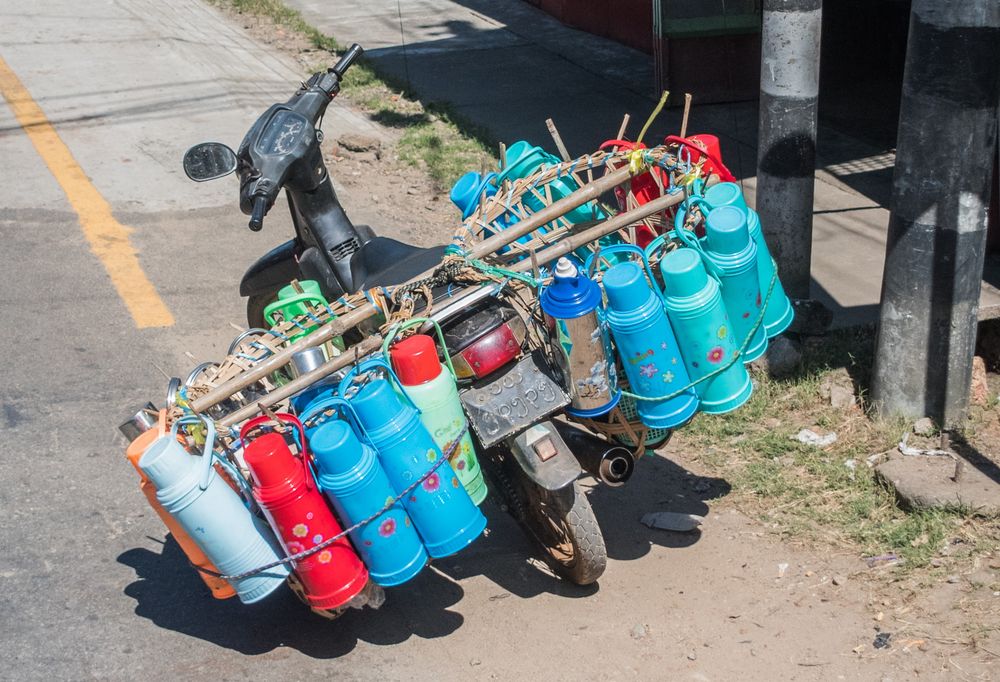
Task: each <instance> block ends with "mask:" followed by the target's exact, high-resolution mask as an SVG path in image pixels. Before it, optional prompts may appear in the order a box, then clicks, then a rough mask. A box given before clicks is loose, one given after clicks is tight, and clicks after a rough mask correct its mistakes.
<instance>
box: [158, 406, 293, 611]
mask: <svg viewBox="0 0 1000 682" xmlns="http://www.w3.org/2000/svg"><path fill="white" fill-rule="evenodd" d="M187 422H188V420H184V419H180V420H177V421H176V422H174V425H173V429H172V431H171V433H170V435H168V436H164V437H162V438H158V439H156V440H155V441H153V444H152V445H150V446H149V447H148V448H147V449H146V452H144V453H143V455H142V457H141V458H140V459H139V468H140V469H142V472H143V473H144V474H146V476H147V477H148V478H149V480H150V481H152V482H153V485H154V486H156V499H157V500H158V501H159V502H160V504H161V505H162V506H163V508H164V509H165V510H166V511H167V512H168V513H169V514H170V515H171V516H173V517H174V518H175V519H176V520H177V522H178V523H179V524H180V525H181V527H183V528H184V530H185V531H187V533H188V535H190V536H191V539H193V540H194V541H195V542H196V543H197V544H198V546H199V547H201V549H202V551H203V552H204V553H205V556H207V557H208V558H209V560H211V562H212V563H213V564H215V566H216V567H217V568H218V569H219V572H221V573H223V574H225V575H238V574H240V573H244V572H246V571H250V570H253V569H255V568H257V567H258V566H263V565H264V564H268V563H271V562H272V561H277V560H278V559H280V558H282V557H284V552H282V551H281V549H280V547H279V545H278V542H277V539H276V538H275V537H274V534H273V533H272V532H271V529H270V528H269V527H268V525H267V523H266V522H265V521H264V520H262V519H260V518H258V517H256V516H254V515H253V514H251V513H250V510H249V509H247V507H246V506H245V505H244V504H243V500H242V499H241V498H240V496H239V495H238V494H237V493H236V491H235V490H233V489H232V488H231V487H229V485H228V484H227V483H226V482H225V481H224V480H222V477H221V476H220V475H219V474H218V472H216V470H215V467H214V466H213V460H214V459H215V458H214V455H213V454H212V446H213V444H214V442H215V429H214V428H213V426H212V422H211V421H210V420H206V421H204V422H202V421H201V420H197V423H204V424H205V425H206V430H207V437H206V441H205V451H204V454H202V455H201V456H200V457H194V456H192V455H190V454H188V452H187V450H185V449H184V446H182V445H181V444H180V443H179V442H178V441H177V429H178V427H179V426H180V425H181V423H187ZM289 573H290V569H289V567H288V566H287V565H286V564H280V565H278V566H275V567H273V568H269V569H267V570H266V571H262V572H260V573H258V574H256V575H252V576H250V577H247V578H240V579H238V580H237V579H230V580H229V582H230V584H231V585H232V586H233V587H234V588H235V589H236V593H237V595H239V598H240V601H242V602H243V603H244V604H252V603H254V602H257V601H260V600H261V599H263V598H264V597H266V596H267V595H269V594H271V592H273V591H274V590H276V589H277V588H278V587H279V586H281V584H282V583H284V582H285V577H286V576H288V574H289Z"/></svg>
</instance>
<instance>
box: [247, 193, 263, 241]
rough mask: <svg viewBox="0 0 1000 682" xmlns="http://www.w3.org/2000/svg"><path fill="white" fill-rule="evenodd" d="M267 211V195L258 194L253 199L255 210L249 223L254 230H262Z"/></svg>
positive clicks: (248, 225)
mask: <svg viewBox="0 0 1000 682" xmlns="http://www.w3.org/2000/svg"><path fill="white" fill-rule="evenodd" d="M265 213H267V197H265V196H263V195H260V194H258V195H257V196H256V197H254V200H253V212H252V213H251V214H250V222H249V223H247V227H249V228H250V229H251V230H253V231H254V232H260V230H261V228H262V227H264V214H265Z"/></svg>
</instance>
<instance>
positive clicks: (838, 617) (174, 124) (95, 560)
mask: <svg viewBox="0 0 1000 682" xmlns="http://www.w3.org/2000/svg"><path fill="white" fill-rule="evenodd" d="M0 58H2V60H3V62H2V63H3V65H4V66H3V73H4V74H5V75H4V77H3V78H2V79H0V82H2V83H3V85H4V92H5V93H6V94H7V95H8V96H10V97H11V99H12V100H13V101H12V102H11V104H9V105H8V104H0V158H2V159H3V160H4V169H3V174H2V176H0V240H2V241H0V243H2V244H3V249H2V254H3V255H4V256H5V257H6V261H7V262H6V264H5V267H4V271H3V277H2V282H3V283H2V284H0V311H2V312H3V317H4V322H5V324H4V325H3V326H2V327H0V348H3V349H4V353H5V359H4V360H3V362H2V364H0V367H2V372H0V379H2V381H0V547H2V548H3V549H2V552H0V614H2V615H0V678H3V679H53V678H55V679H79V678H87V677H96V678H113V679H136V678H151V679H160V678H171V679H177V678H178V677H184V678H212V679H239V678H244V677H249V676H251V675H252V676H253V677H255V678H259V679H301V678H304V677H307V676H325V677H329V676H333V675H336V676H337V677H338V679H355V678H358V679H371V678H375V677H383V678H388V679H403V678H413V677H416V678H420V679H426V678H430V677H432V676H433V677H436V678H444V679H459V678H466V677H469V676H473V677H476V678H490V677H499V678H501V679H506V678H510V677H526V676H528V675H533V676H544V677H549V678H557V679H573V678H579V677H581V676H583V675H585V674H586V675H592V674H593V675H600V676H601V677H605V678H609V679H614V678H624V677H631V676H633V675H636V674H642V675H644V676H646V677H661V678H668V677H677V676H682V677H686V678H691V679H707V678H706V675H710V676H712V677H722V678H733V677H737V676H744V675H742V674H743V673H744V672H745V669H744V668H745V665H746V663H745V661H746V660H748V659H747V658H746V656H743V657H736V656H733V655H732V652H734V651H745V652H749V653H747V655H751V654H752V655H753V656H757V657H758V658H757V659H756V660H757V661H758V662H759V663H760V664H761V667H760V668H759V671H760V673H761V678H771V677H789V676H792V675H798V676H800V677H802V678H803V679H814V678H819V677H823V676H829V675H831V674H834V673H843V674H848V675H851V676H853V674H854V673H856V672H858V669H857V668H855V667H854V665H855V664H854V663H853V660H852V659H850V658H848V657H847V656H846V654H847V652H849V651H850V649H851V648H852V647H854V646H855V645H856V644H858V643H859V642H861V641H864V640H865V639H866V638H870V636H869V634H868V631H869V629H870V627H869V624H868V620H867V618H868V616H867V615H866V614H865V609H864V606H863V602H864V598H865V595H864V594H862V593H861V591H860V589H859V590H857V591H856V592H855V591H852V590H851V589H850V588H848V589H847V590H840V591H839V592H838V593H837V594H835V595H830V594H826V593H825V592H824V590H828V589H829V586H828V584H827V585H826V586H825V587H824V586H819V587H817V585H816V584H813V583H815V582H816V581H815V580H812V581H807V580H805V579H796V580H794V581H793V580H791V578H792V577H793V574H794V575H802V574H803V572H804V570H805V567H806V566H809V567H811V568H812V569H813V570H815V571H816V572H817V573H819V572H820V571H824V570H827V567H826V565H825V564H823V563H822V562H821V561H820V560H818V559H814V558H812V557H809V556H806V555H804V554H802V553H801V552H797V551H794V550H792V549H790V548H787V547H781V546H779V545H777V544H776V543H775V542H774V541H773V540H771V539H768V538H767V537H764V536H762V533H761V532H760V529H759V528H757V527H756V526H754V525H753V524H751V523H749V522H748V521H747V520H746V519H744V518H743V517H742V516H740V515H739V514H736V513H735V512H733V511H732V510H727V509H725V507H724V505H720V504H719V503H718V502H716V501H714V499H713V498H717V497H719V496H722V495H724V494H725V492H726V490H727V486H726V484H725V482H724V481H705V480H700V479H698V478H696V477H692V476H690V475H689V474H688V473H687V472H686V471H685V470H684V469H682V468H681V467H679V466H677V465H675V464H672V463H670V462H668V461H667V460H665V459H660V458H649V459H648V462H644V463H643V476H642V480H639V481H636V482H634V483H632V484H630V486H629V487H628V489H627V493H624V494H623V493H611V492H608V491H601V492H595V493H594V494H593V495H592V500H593V503H594V505H595V508H596V510H597V513H598V515H599V518H600V521H601V523H602V525H604V527H605V528H606V529H609V530H608V532H606V535H607V537H608V550H609V554H610V556H611V559H612V561H611V564H610V566H609V569H608V572H607V574H606V576H605V577H604V578H603V579H602V581H601V584H600V586H595V587H593V588H589V589H586V590H582V589H577V588H574V587H571V586H568V585H566V584H564V583H561V582H559V581H557V580H554V579H553V578H551V577H550V576H549V575H548V574H547V573H546V572H545V571H543V570H541V569H539V568H538V567H537V566H535V565H533V564H531V563H529V562H527V561H526V560H525V556H526V554H527V553H528V547H527V545H526V543H525V540H524V539H523V537H522V536H521V535H520V533H519V532H518V531H517V529H516V528H514V527H513V525H512V524H511V522H510V521H509V520H508V519H506V517H504V516H503V515H499V514H497V513H495V511H493V512H490V516H491V524H490V525H491V531H492V532H491V534H490V535H489V537H487V538H485V539H482V540H480V541H479V542H477V544H476V545H474V546H473V547H472V548H470V549H469V550H467V551H465V552H463V553H462V554H460V555H459V556H458V557H456V558H455V559H453V560H449V561H444V562H440V564H438V565H437V566H436V568H435V569H433V570H427V571H424V573H423V574H422V575H421V576H420V577H419V578H418V579H417V580H415V581H413V582H412V583H410V584H408V585H407V586H406V587H405V588H400V589H396V590H393V591H392V592H391V594H390V596H389V601H388V603H387V604H386V606H385V607H383V609H382V611H380V612H378V613H372V612H364V613H354V614H350V615H349V616H346V617H345V618H344V619H342V620H340V621H338V622H336V623H332V624H331V623H327V622H325V621H322V620H320V619H318V618H315V617H313V616H311V615H310V614H308V612H306V611H305V609H304V608H303V607H301V605H299V604H298V603H297V602H296V601H295V599H294V598H293V597H292V596H291V595H290V594H289V593H283V594H281V595H275V596H274V597H273V598H271V599H268V600H267V601H266V602H265V603H263V604H260V605H258V606H256V607H253V608H249V607H243V606H241V605H240V604H238V603H234V602H232V601H229V602H216V601H214V600H212V599H211V598H210V597H209V596H208V594H207V592H206V590H204V589H203V587H202V585H201V582H200V580H199V579H198V578H197V577H196V575H195V574H194V573H193V572H192V571H191V570H190V569H189V568H188V567H187V565H186V563H185V561H184V560H183V557H182V556H181V554H180V552H179V550H178V548H177V546H176V545H175V544H174V543H173V542H172V541H170V540H165V534H164V529H163V527H162V525H161V524H160V522H159V520H158V519H157V518H156V517H155V516H154V515H153V514H152V513H151V511H150V510H149V509H148V508H147V506H146V504H145V502H144V500H143V498H142V496H141V495H140V494H139V491H138V489H137V485H136V483H137V481H136V477H135V475H134V473H133V472H132V470H131V469H130V467H129V466H128V465H127V464H126V463H125V461H124V459H123V457H122V451H123V446H124V444H123V441H122V440H121V438H120V436H118V435H117V432H116V429H115V426H116V424H117V423H118V422H119V421H120V420H121V417H122V415H123V414H124V413H125V412H126V410H127V408H129V407H130V406H135V405H137V404H140V403H142V402H144V401H145V400H147V399H150V398H152V399H153V400H156V401H158V402H162V397H161V396H162V393H163V390H164V386H165V378H164V375H165V374H166V375H173V374H181V373H182V372H184V371H186V370H187V369H189V368H190V367H191V366H193V365H194V364H195V361H196V360H197V361H201V360H204V359H214V358H218V357H219V356H220V355H221V353H222V352H223V351H224V349H225V347H226V345H227V344H228V341H229V340H230V338H231V337H232V335H233V332H232V330H231V329H230V328H229V326H228V325H229V323H230V322H234V323H241V322H242V321H243V310H242V306H243V303H242V301H241V299H240V298H239V297H238V296H237V294H236V283H237V282H238V279H239V276H240V275H241V273H242V271H243V269H244V267H245V266H246V264H247V263H248V262H249V260H250V259H251V258H253V257H255V256H256V255H257V254H259V253H261V252H263V251H264V250H265V249H267V248H268V247H270V246H271V245H273V244H275V243H277V242H278V241H279V240H282V239H284V238H286V236H287V235H288V234H289V226H288V224H287V220H286V219H283V218H282V217H281V216H282V215H283V214H282V212H281V210H280V207H279V209H277V210H276V211H275V217H273V218H272V219H271V220H269V222H268V225H267V227H266V229H265V231H264V232H262V233H260V234H251V233H249V232H248V231H247V230H246V229H245V228H244V225H245V218H244V217H243V216H242V215H240V214H238V213H237V212H236V211H235V208H234V199H235V187H234V185H235V183H234V182H233V181H232V179H231V178H230V179H227V180H223V181H219V182H217V183H215V184H205V185H194V184H192V183H190V182H188V181H187V180H186V178H184V176H183V174H182V173H181V170H180V157H181V154H182V152H183V150H184V149H185V148H186V147H187V146H188V145H190V144H192V143H194V142H198V141H201V140H204V139H218V140H224V141H228V142H230V143H232V144H235V143H236V142H238V139H239V137H240V135H241V134H242V132H243V130H245V128H246V127H247V125H248V124H249V122H250V121H251V120H252V119H253V117H254V115H255V114H256V113H257V112H258V111H260V110H262V109H263V108H264V107H265V106H266V105H268V104H270V103H271V102H272V101H275V100H278V99H282V98H284V97H285V96H286V94H288V93H289V92H290V88H291V87H292V86H293V85H294V84H295V83H296V81H297V80H298V78H299V75H300V74H298V73H297V72H296V70H295V67H294V65H290V64H289V63H287V62H286V61H284V60H283V59H281V58H280V57H278V56H276V55H273V54H271V53H269V52H268V51H267V50H266V49H264V48H262V47H261V46H260V45H258V44H256V43H254V42H253V41H252V40H251V39H249V38H248V37H247V36H246V35H245V34H243V33H242V32H241V31H240V30H239V28H238V27H235V28H234V27H233V26H232V25H231V24H230V23H228V22H227V21H225V20H224V19H223V18H222V17H221V16H220V15H218V14H217V13H216V12H215V11H214V10H212V9H210V8H208V7H207V6H206V5H203V4H202V3H201V2H199V1H198V0H171V2H155V1H154V0H127V1H126V0H105V1H103V2H87V3H80V2H74V1H71V0H50V1H49V2H46V3H44V6H42V7H36V6H35V5H34V4H33V3H26V2H14V1H13V0H2V2H0ZM21 86H23V92H22V91H21V90H18V88H20V87H21ZM18 92H21V95H18V94H17V93H18ZM24 92H26V93H27V94H29V95H30V97H31V98H32V99H31V101H28V100H25V99H24V97H23V94H24ZM12 93H13V94H12ZM31 102H34V103H35V104H34V105H32V104H31ZM32 106H35V108H32ZM39 111H40V112H41V113H43V114H44V116H45V117H46V119H47V121H48V122H49V123H50V124H51V128H50V127H48V126H47V124H46V123H45V122H44V121H42V120H40V119H38V117H37V113H38V112H39ZM15 112H17V115H18V117H15ZM32 112H34V114H32ZM32 116H34V118H32ZM25 126H27V130H26V129H25ZM326 128H327V132H328V133H331V132H332V133H336V132H337V131H338V130H339V131H344V130H360V131H362V132H365V131H367V132H371V130H370V124H369V123H368V122H367V121H366V120H365V119H363V118H361V117H360V116H358V115H357V114H354V113H352V112H351V111H350V110H349V109H344V108H338V109H335V110H331V113H330V114H328V116H327V121H326ZM36 144H37V145H38V146H37V147H36ZM60 145H62V146H60ZM59 159H62V163H61V164H56V165H55V166H54V168H50V167H49V166H48V165H47V164H46V162H47V161H48V162H50V163H53V160H59ZM343 198H344V202H345V204H346V205H347V206H348V208H349V210H352V212H353V213H354V214H355V215H357V216H359V217H361V218H362V219H370V218H369V217H368V216H367V215H366V209H365V207H363V206H360V205H359V202H358V200H357V198H352V196H351V195H350V193H345V194H344V197H343ZM102 202H106V203H102ZM105 208H106V209H107V211H106V212H105V213H102V211H105ZM108 212H109V213H108ZM95 216H96V218H95ZM102 216H103V217H102ZM373 217H375V218H377V216H373ZM97 218H101V219H100V220H97ZM95 220H96V221H97V222H96V223H95ZM374 222H378V221H377V220H375V221H374ZM88 225H89V226H90V227H89V228H88ZM109 226H110V227H109ZM108 230H111V231H110V232H108ZM88 240H89V241H88ZM123 263H125V264H128V263H131V264H132V266H135V267H137V268H140V270H137V271H131V274H130V275H129V276H130V277H137V275H136V274H135V273H136V272H139V273H141V275H142V278H143V279H144V281H145V282H148V285H149V287H150V289H149V291H150V292H152V293H151V294H149V296H152V297H153V298H149V297H147V298H146V299H144V302H145V303H146V304H149V305H154V304H153V303H150V301H159V303H157V304H156V305H160V304H162V308H163V310H165V311H168V312H169V314H168V315H164V314H162V311H160V312H159V313H156V314H155V315H150V316H144V313H143V310H139V311H138V312H137V310H136V309H135V306H134V305H133V309H130V308H129V307H128V305H127V304H128V300H126V299H127V295H126V297H125V298H123V296H122V295H121V292H120V291H119V289H123V290H124V291H125V293H126V294H127V290H128V289H129V287H128V286H122V282H123V281H125V280H122V279H121V277H122V269H121V268H122V264H123ZM132 266H129V267H132ZM115 277H118V278H119V279H117V280H116V279H115ZM116 281H117V282H118V284H119V289H116V287H115V284H114V283H115V282H116ZM147 293H148V292H147ZM132 303H133V304H134V303H135V301H132ZM140 303H142V302H140ZM140 307H141V305H140ZM145 312H149V311H145ZM171 317H172V319H173V323H172V324H169V325H167V323H168V322H169V319H170V318H171ZM140 324H141V325H145V326H140ZM160 324H163V325H167V326H156V325H160ZM185 351H190V352H191V353H192V354H193V355H194V359H192V358H189V357H187V356H186V355H185V354H184V352H185ZM666 507H669V508H671V509H674V510H680V511H690V512H697V513H702V514H708V513H709V512H710V511H711V512H712V513H711V514H709V519H708V521H707V523H706V526H705V533H704V534H703V535H699V534H693V535H686V536H675V535H672V534H668V533H662V532H657V531H648V530H647V529H645V528H643V527H641V526H640V525H639V524H638V523H637V518H638V517H639V516H640V515H641V513H642V512H644V511H649V510H650V509H657V508H666ZM778 562H784V563H788V564H789V565H790V566H791V567H792V568H791V569H790V573H789V580H785V581H784V582H782V583H778V582H776V581H775V579H774V575H775V573H774V572H775V566H776V564H777V563H778ZM747 586H750V587H749V588H748V587H747ZM765 605H766V606H765ZM744 614H747V618H744V620H738V619H739V618H741V617H743V615H744ZM750 614H752V615H753V619H752V620H753V623H752V624H750V623H749V622H747V621H748V620H749V615H750ZM834 623H836V624H837V627H836V628H831V627H828V626H829V625H833V624H834ZM817 640H822V642H821V644H817ZM820 648H821V649H822V650H821V651H820V650H819V649H820ZM751 650H752V651H751ZM820 659H822V660H820ZM817 661H819V663H821V664H823V666H824V667H822V668H813V667H802V666H812V665H814V664H817ZM876 665H877V664H876V663H871V664H868V667H866V668H864V670H865V672H866V673H869V674H875V673H874V671H875V667H874V666H876ZM813 673H815V674H813Z"/></svg>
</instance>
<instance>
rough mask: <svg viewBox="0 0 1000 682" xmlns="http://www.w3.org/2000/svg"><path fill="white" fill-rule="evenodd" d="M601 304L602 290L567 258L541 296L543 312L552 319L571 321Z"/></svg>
mask: <svg viewBox="0 0 1000 682" xmlns="http://www.w3.org/2000/svg"><path fill="white" fill-rule="evenodd" d="M600 303H601V288H600V287H599V286H597V282H595V281H594V280H592V279H590V278H589V277H587V276H585V275H581V274H579V270H578V269H577V267H576V266H575V265H573V263H572V262H571V261H570V260H569V259H568V258H566V257H563V258H560V259H559V262H558V263H556V271H555V277H554V278H553V282H552V284H551V285H549V286H548V287H546V288H545V290H544V291H543V292H542V296H541V304H542V310H544V311H545V312H546V313H547V314H549V315H551V316H552V317H555V318H558V319H561V320H570V319H573V318H576V317H582V316H584V315H586V314H587V313H589V312H591V311H593V310H594V309H595V308H597V306H598V305H600Z"/></svg>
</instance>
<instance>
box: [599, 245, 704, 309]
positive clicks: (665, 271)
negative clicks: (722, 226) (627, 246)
mask: <svg viewBox="0 0 1000 682" xmlns="http://www.w3.org/2000/svg"><path fill="white" fill-rule="evenodd" d="M660 274H662V275H663V286H664V289H665V290H666V293H667V296H676V297H681V296H694V295H695V294H697V293H698V292H700V291H701V290H703V289H704V288H705V285H707V284H708V273H707V272H706V271H705V264H704V263H702V261H701V256H700V255H699V254H698V253H697V252H696V251H695V250H694V249H685V248H681V249H674V250H673V251H670V252H669V253H667V255H665V256H664V257H663V259H662V260H661V261H660ZM605 279H606V278H605Z"/></svg>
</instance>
